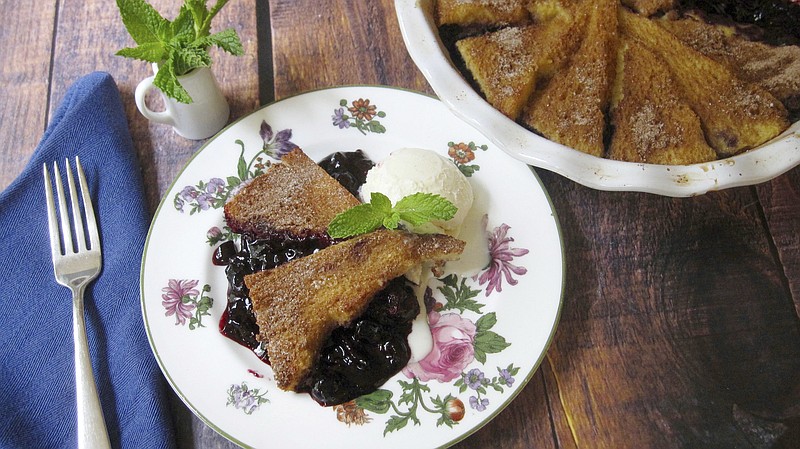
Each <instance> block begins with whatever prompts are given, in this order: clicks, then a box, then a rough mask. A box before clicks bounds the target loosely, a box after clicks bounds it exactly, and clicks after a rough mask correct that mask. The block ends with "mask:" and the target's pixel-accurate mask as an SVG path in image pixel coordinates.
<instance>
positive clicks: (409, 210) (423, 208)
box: [394, 193, 458, 226]
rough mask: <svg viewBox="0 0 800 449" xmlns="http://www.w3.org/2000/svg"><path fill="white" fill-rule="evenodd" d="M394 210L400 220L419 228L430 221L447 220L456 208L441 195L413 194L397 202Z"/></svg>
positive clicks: (451, 216) (452, 215)
mask: <svg viewBox="0 0 800 449" xmlns="http://www.w3.org/2000/svg"><path fill="white" fill-rule="evenodd" d="M394 210H395V211H396V212H397V213H399V214H400V219H401V220H403V221H407V222H408V223H410V224H411V225H412V226H419V225H421V224H423V223H426V222H429V221H431V220H449V219H451V218H453V217H454V216H455V214H456V212H457V211H458V208H457V207H456V206H454V205H453V203H451V202H450V201H449V200H448V199H447V198H445V197H443V196H441V195H435V194H432V193H415V194H413V195H409V196H407V197H405V198H403V199H401V200H400V201H398V202H397V204H396V205H395V206H394Z"/></svg>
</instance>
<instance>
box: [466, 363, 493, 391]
mask: <svg viewBox="0 0 800 449" xmlns="http://www.w3.org/2000/svg"><path fill="white" fill-rule="evenodd" d="M463 376H464V383H466V384H467V386H468V387H470V388H472V389H473V390H477V389H478V388H480V387H481V386H483V384H485V383H486V382H488V379H486V378H485V376H484V374H483V371H481V370H479V369H478V368H473V369H471V370H469V372H468V373H467V374H464V375H463Z"/></svg>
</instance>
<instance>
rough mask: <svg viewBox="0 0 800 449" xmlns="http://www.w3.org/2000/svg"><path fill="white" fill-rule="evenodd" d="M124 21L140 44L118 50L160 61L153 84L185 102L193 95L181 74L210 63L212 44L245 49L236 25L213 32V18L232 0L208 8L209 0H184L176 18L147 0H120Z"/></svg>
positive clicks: (231, 49)
mask: <svg viewBox="0 0 800 449" xmlns="http://www.w3.org/2000/svg"><path fill="white" fill-rule="evenodd" d="M116 1H117V7H118V8H119V12H120V15H121V16H122V23H123V24H124V25H125V28H126V29H127V30H128V34H130V35H131V38H133V40H134V42H136V44H137V46H136V47H129V48H123V49H122V50H120V51H118V52H117V53H116V54H117V55H119V56H124V57H127V58H133V59H139V60H142V61H147V62H151V63H158V73H157V74H156V77H155V79H154V80H153V84H155V85H156V87H158V88H159V89H161V91H162V92H164V94H166V95H167V96H169V97H171V98H174V99H176V100H178V101H180V102H182V103H191V102H192V98H191V97H190V96H189V93H188V92H186V89H184V88H183V86H181V84H180V82H179V81H178V77H179V76H181V75H185V74H187V73H189V72H190V71H192V70H193V69H196V68H198V67H209V66H210V65H211V56H210V55H209V54H208V48H209V47H211V46H215V47H218V48H220V49H222V50H223V51H226V52H228V53H230V54H232V55H236V56H239V55H241V54H243V53H244V49H243V48H242V42H241V41H240V40H239V36H238V35H237V34H236V31H235V30H233V29H227V30H224V31H221V32H219V33H215V34H211V32H210V29H211V20H212V19H213V18H214V16H216V15H217V13H218V12H219V10H220V9H222V7H223V6H225V4H226V3H228V0H217V2H216V4H214V6H212V7H211V9H208V8H207V7H206V0H184V4H183V5H182V6H181V9H180V11H179V12H178V15H177V17H175V20H173V21H169V20H167V19H165V18H164V17H162V16H161V14H159V13H158V11H156V10H155V9H154V8H153V7H152V6H151V5H150V4H148V3H147V2H146V1H145V0H116Z"/></svg>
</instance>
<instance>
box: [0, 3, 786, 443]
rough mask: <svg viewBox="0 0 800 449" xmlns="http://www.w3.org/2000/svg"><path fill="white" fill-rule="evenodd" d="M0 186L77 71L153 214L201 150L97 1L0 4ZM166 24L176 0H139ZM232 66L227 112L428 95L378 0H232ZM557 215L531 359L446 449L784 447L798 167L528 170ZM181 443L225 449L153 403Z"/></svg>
mask: <svg viewBox="0 0 800 449" xmlns="http://www.w3.org/2000/svg"><path fill="white" fill-rule="evenodd" d="M2 4H3V6H4V7H3V8H2V9H3V11H4V14H5V17H4V21H3V22H4V25H3V27H2V31H0V62H2V72H0V76H1V77H2V82H0V99H1V100H0V147H2V148H3V150H2V151H1V152H0V188H4V187H5V186H6V185H8V183H10V182H11V180H12V179H13V178H14V177H15V176H16V175H17V174H18V173H19V172H20V171H21V169H22V167H23V165H24V164H25V163H26V161H27V159H28V158H29V156H30V154H31V153H32V151H33V149H34V148H35V146H36V145H37V143H38V141H39V139H40V138H41V135H42V132H43V131H44V129H45V127H46V124H47V122H48V120H49V118H50V116H51V115H52V113H53V111H54V110H55V108H56V107H57V106H58V104H59V102H60V100H61V98H62V97H63V96H64V94H65V92H66V89H67V88H68V87H69V86H70V85H71V83H73V82H74V81H75V80H76V79H78V78H79V77H80V76H82V75H84V74H86V73H88V72H91V71H93V70H104V71H108V72H110V73H111V74H112V75H113V76H114V78H115V79H116V81H117V84H118V85H119V88H120V90H121V92H122V96H123V100H124V103H125V106H126V112H127V116H128V119H129V123H130V128H131V132H132V135H133V140H134V143H135V145H136V150H137V152H138V155H139V159H140V161H141V163H142V167H143V174H144V179H145V182H146V190H147V198H148V200H149V206H150V210H151V212H152V211H154V210H155V208H156V206H157V205H158V202H159V201H160V199H161V197H162V195H164V193H165V191H166V189H167V187H168V186H169V184H170V183H171V181H172V180H173V178H174V177H175V176H176V175H177V173H178V172H179V170H180V169H181V167H182V166H183V165H184V163H186V161H187V160H188V158H189V157H190V156H191V154H192V153H193V152H194V151H196V150H197V149H198V148H199V147H200V145H201V144H202V142H194V141H188V140H185V139H182V138H180V137H178V136H177V135H176V134H174V133H173V132H172V130H171V129H170V128H168V127H166V126H163V125H154V124H150V123H148V122H147V121H146V120H145V119H144V118H143V117H142V116H141V115H139V113H138V112H137V110H136V107H135V105H134V101H133V91H134V88H135V86H136V84H137V83H138V82H139V81H140V80H141V79H143V78H144V77H146V76H148V75H150V73H149V70H150V69H149V67H148V66H147V65H146V64H145V63H141V62H137V61H132V60H128V59H123V58H120V57H117V56H114V55H113V53H114V52H115V51H116V50H117V49H119V48H122V47H125V46H129V45H131V44H132V42H131V41H130V39H129V37H128V35H127V34H126V32H125V30H124V29H123V27H122V24H121V21H120V18H119V15H118V12H117V9H116V7H115V6H114V3H113V2H109V1H107V0H104V1H101V0H61V1H44V2H13V4H12V2H10V1H3V2H2ZM154 5H155V6H156V8H157V9H158V10H159V11H162V12H164V13H165V15H168V16H170V17H172V16H174V14H175V12H176V11H177V8H178V6H179V2H178V1H177V0H172V1H167V0H158V1H155V2H154ZM227 27H235V28H236V29H237V30H238V31H239V34H240V36H241V37H242V40H243V42H244V48H245V53H246V54H245V55H244V56H242V57H239V58H233V57H229V56H227V55H224V54H217V57H216V59H215V61H216V62H215V65H214V68H213V69H214V72H215V73H216V75H217V77H218V79H219V80H220V83H221V85H222V88H223V90H224V91H225V94H226V96H227V98H228V99H229V101H230V103H231V108H232V119H236V118H238V117H241V116H243V115H246V114H248V113H249V112H251V111H253V110H254V109H256V108H258V107H259V106H260V105H263V104H266V103H268V102H271V101H273V100H275V99H281V98H284V97H286V96H289V95H292V94H296V93H299V92H303V91H307V90H310V89H315V88H321V87H328V86H336V85H342V84H362V83H365V84H386V85H393V86H401V87H405V88H410V89H415V90H419V91H424V92H431V90H430V87H429V86H428V85H427V84H426V82H425V79H424V78H423V77H422V75H421V74H420V72H419V71H418V70H417V69H416V67H415V66H414V64H413V63H412V61H411V60H410V58H409V57H408V55H407V53H406V50H405V47H404V45H403V42H402V39H401V37H400V31H399V29H398V25H397V20H396V18H395V13H394V5H393V3H392V2H391V1H390V0H379V1H352V0H346V1H336V2H334V1H318V0H272V1H269V2H267V1H266V0H260V1H257V0H233V1H232V2H231V3H230V4H229V5H228V6H226V7H225V9H224V10H223V12H222V13H221V15H220V17H219V18H218V20H217V22H216V23H215V29H222V28H227ZM537 173H538V174H539V176H540V177H541V178H542V181H543V183H544V185H545V186H546V188H547V190H548V191H549V193H550V196H551V198H552V201H553V205H554V207H555V210H556V212H557V214H558V217H559V219H560V221H561V226H562V231H563V238H564V247H565V253H566V266H567V271H566V290H565V292H564V299H563V301H564V305H563V312H562V316H561V321H560V324H559V327H558V331H557V334H556V336H555V339H554V341H553V343H552V346H551V347H550V350H549V351H548V353H547V357H546V358H545V360H544V363H543V364H542V365H541V368H540V369H539V370H538V371H537V373H536V375H535V376H534V377H533V379H532V380H531V382H530V383H529V384H528V385H527V386H526V387H525V389H524V391H523V392H522V393H521V394H520V395H519V396H518V397H517V399H516V400H515V401H514V402H513V403H512V404H511V405H510V406H509V407H508V408H507V409H506V410H505V411H503V412H502V413H501V414H500V415H499V416H498V417H497V418H496V419H495V420H493V421H492V422H491V423H490V424H488V425H487V426H486V427H484V428H483V429H481V430H479V431H478V432H477V433H475V434H474V435H473V436H471V437H470V438H468V439H467V440H465V441H463V442H462V443H460V444H458V445H457V447H460V448H483V447H494V448H531V447H537V448H573V447H603V448H661V447H663V448H675V447H678V448H681V447H687V448H688V447H709V448H745V447H746V448H750V447H752V448H768V447H769V448H789V447H798V446H800V322H799V321H798V312H799V311H800V232H798V231H799V230H800V169H797V168H796V169H794V170H792V171H790V172H788V173H786V174H784V175H782V176H780V177H778V178H776V179H774V180H773V181H770V182H767V183H764V184H761V185H758V186H756V187H742V188H736V189H730V190H726V191H723V192H714V193H709V194H707V195H703V196H700V197H696V198H687V199H672V198H664V197H659V196H653V195H648V194H640V193H610V192H599V191H595V190H590V189H588V188H586V187H582V186H580V185H578V184H575V183H573V182H571V181H568V180H566V179H564V178H562V177H560V176H558V175H555V174H552V173H549V172H547V171H544V170H537ZM172 403H173V404H172V405H173V410H174V417H175V422H176V426H177V429H178V436H179V446H180V447H182V448H193V447H197V448H201V447H202V448H207V447H232V446H233V445H232V444H230V443H228V442H227V441H226V440H224V439H223V438H222V437H220V436H218V435H217V434H216V433H215V432H214V431H213V430H211V429H210V428H208V427H206V426H205V425H204V424H203V423H201V422H200V421H199V420H198V419H196V418H195V417H194V416H193V415H192V414H191V413H190V412H189V411H188V410H187V409H186V408H185V407H184V406H183V405H182V404H181V403H180V401H179V400H178V399H177V398H174V397H173V398H172Z"/></svg>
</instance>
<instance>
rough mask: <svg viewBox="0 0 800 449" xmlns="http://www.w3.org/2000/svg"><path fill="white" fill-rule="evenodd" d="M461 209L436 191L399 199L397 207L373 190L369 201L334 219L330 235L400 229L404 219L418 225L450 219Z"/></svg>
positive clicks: (335, 236)
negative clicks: (435, 192) (382, 228)
mask: <svg viewBox="0 0 800 449" xmlns="http://www.w3.org/2000/svg"><path fill="white" fill-rule="evenodd" d="M456 212H458V208H457V207H456V206H455V205H454V204H453V203H451V202H450V200H448V199H447V198H445V197H443V196H441V195H436V194H433V193H415V194H412V195H408V196H406V197H403V198H402V199H400V201H398V202H397V204H395V205H394V206H392V202H391V200H390V199H389V198H388V197H387V196H386V195H384V194H382V193H380V192H372V194H371V195H370V199H369V203H363V204H359V205H358V206H355V207H352V208H350V209H348V210H346V211H344V212H342V213H340V214H338V215H337V216H336V217H334V218H333V220H332V221H331V223H330V225H328V234H329V235H330V236H331V237H333V238H335V239H343V238H347V237H353V236H356V235H361V234H366V233H368V232H372V231H374V230H376V229H378V228H380V227H381V226H383V227H385V228H387V229H397V227H398V226H399V225H400V222H401V221H404V222H406V223H408V224H410V225H411V226H419V225H421V224H424V223H427V222H429V221H433V220H443V221H444V220H449V219H451V218H453V217H454V216H455V215H456Z"/></svg>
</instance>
